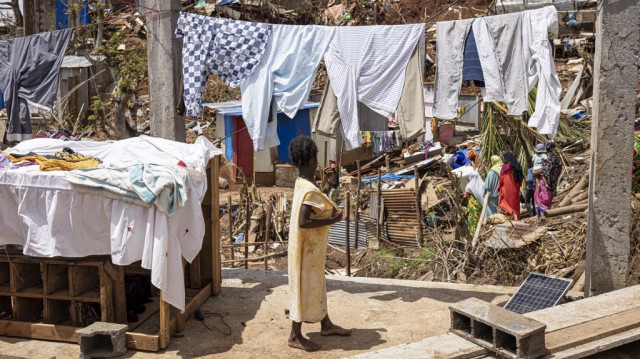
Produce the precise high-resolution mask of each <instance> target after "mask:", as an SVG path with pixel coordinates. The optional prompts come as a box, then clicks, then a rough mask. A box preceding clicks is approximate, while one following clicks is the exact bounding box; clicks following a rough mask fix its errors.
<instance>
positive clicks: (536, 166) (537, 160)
mask: <svg viewBox="0 0 640 359" xmlns="http://www.w3.org/2000/svg"><path fill="white" fill-rule="evenodd" d="M534 151H535V154H534V155H533V157H532V160H533V175H534V176H535V177H537V176H539V175H542V168H543V167H544V165H545V163H548V159H549V157H548V156H547V149H546V147H545V146H544V144H543V143H538V144H537V145H536V147H535V148H534Z"/></svg>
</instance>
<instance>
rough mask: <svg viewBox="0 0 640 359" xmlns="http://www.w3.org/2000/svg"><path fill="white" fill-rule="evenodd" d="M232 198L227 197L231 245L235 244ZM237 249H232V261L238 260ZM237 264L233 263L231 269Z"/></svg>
mask: <svg viewBox="0 0 640 359" xmlns="http://www.w3.org/2000/svg"><path fill="white" fill-rule="evenodd" d="M231 206H232V203H231V196H228V197H227V208H228V210H229V243H231V244H233V216H232V215H231ZM235 251H236V247H231V260H232V261H233V260H234V259H236V258H235V257H236V254H235ZM235 265H236V262H231V268H233V267H235Z"/></svg>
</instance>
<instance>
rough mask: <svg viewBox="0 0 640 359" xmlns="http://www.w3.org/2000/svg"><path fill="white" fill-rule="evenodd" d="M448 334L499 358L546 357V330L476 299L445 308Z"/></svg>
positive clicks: (541, 324) (523, 318)
mask: <svg viewBox="0 0 640 359" xmlns="http://www.w3.org/2000/svg"><path fill="white" fill-rule="evenodd" d="M449 310H450V311H451V329H450V331H451V332H452V333H455V334H458V335H460V336H461V337H463V338H465V339H467V340H469V341H471V342H474V343H476V344H478V345H480V346H481V347H483V348H486V349H489V350H491V351H493V352H495V353H497V354H498V355H500V356H502V357H507V358H524V359H535V358H539V357H541V356H543V355H544V354H545V353H546V348H545V336H544V331H545V329H546V328H547V326H546V325H545V324H543V323H540V322H538V321H536V320H533V319H530V318H527V317H525V316H523V315H521V314H518V313H514V312H511V311H508V310H506V309H504V308H501V307H498V306H496V305H493V304H491V303H487V302H484V301H482V300H480V299H477V298H469V299H466V300H463V301H461V302H458V303H455V304H452V305H450V306H449Z"/></svg>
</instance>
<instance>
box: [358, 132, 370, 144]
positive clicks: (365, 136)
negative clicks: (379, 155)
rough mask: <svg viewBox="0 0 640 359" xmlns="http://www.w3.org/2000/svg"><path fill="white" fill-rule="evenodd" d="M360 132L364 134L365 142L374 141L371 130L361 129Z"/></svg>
mask: <svg viewBox="0 0 640 359" xmlns="http://www.w3.org/2000/svg"><path fill="white" fill-rule="evenodd" d="M360 134H361V135H362V139H363V140H364V143H365V144H371V143H372V140H371V132H369V131H361V132H360Z"/></svg>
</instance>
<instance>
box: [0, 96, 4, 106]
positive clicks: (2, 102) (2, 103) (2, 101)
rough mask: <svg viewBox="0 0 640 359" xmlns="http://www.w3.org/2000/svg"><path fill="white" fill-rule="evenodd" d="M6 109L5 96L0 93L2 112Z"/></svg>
mask: <svg viewBox="0 0 640 359" xmlns="http://www.w3.org/2000/svg"><path fill="white" fill-rule="evenodd" d="M3 108H4V95H3V94H2V92H0V110H2V109H3Z"/></svg>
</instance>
